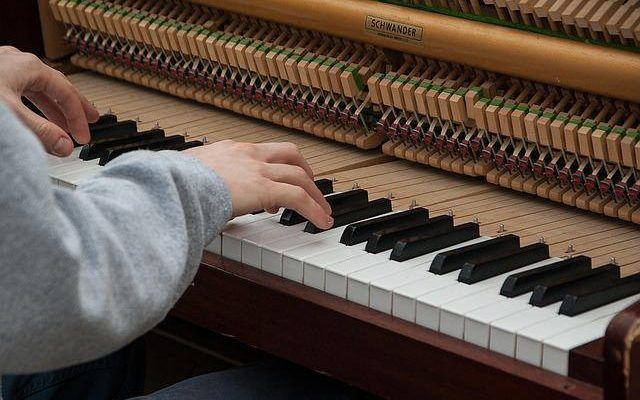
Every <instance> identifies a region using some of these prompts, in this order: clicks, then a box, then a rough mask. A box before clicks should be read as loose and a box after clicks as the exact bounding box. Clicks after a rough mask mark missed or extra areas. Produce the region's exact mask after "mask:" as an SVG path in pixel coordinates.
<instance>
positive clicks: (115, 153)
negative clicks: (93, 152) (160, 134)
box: [98, 135, 184, 165]
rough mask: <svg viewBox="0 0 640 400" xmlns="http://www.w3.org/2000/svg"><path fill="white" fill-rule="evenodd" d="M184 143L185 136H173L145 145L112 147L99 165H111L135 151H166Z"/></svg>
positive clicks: (103, 155) (104, 154) (105, 153)
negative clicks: (115, 160) (122, 156)
mask: <svg viewBox="0 0 640 400" xmlns="http://www.w3.org/2000/svg"><path fill="white" fill-rule="evenodd" d="M183 143H184V136H182V135H173V136H167V137H164V138H160V139H154V140H150V141H147V142H144V143H143V144H138V143H136V144H132V145H124V146H117V147H111V148H109V149H107V150H106V151H105V152H104V153H103V154H102V156H101V157H100V162H99V163H98V164H99V165H106V164H107V163H109V162H110V161H113V160H114V159H116V158H117V157H120V156H121V155H123V154H125V153H128V152H131V151H135V150H153V151H158V150H166V149H168V148H171V147H172V146H177V145H180V144H183Z"/></svg>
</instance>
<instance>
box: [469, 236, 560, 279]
mask: <svg viewBox="0 0 640 400" xmlns="http://www.w3.org/2000/svg"><path fill="white" fill-rule="evenodd" d="M547 258H549V246H547V245H546V244H544V243H534V244H532V245H529V246H525V247H522V248H520V249H518V250H517V251H516V252H515V253H513V254H509V255H506V256H504V257H500V258H496V259H494V260H489V261H485V262H480V263H473V264H470V263H465V264H464V266H463V267H462V269H461V270H460V275H459V276H458V281H459V282H462V283H467V284H472V283H476V282H479V281H481V280H484V279H488V278H491V277H494V276H497V275H502V274H504V273H507V272H510V271H513V270H516V269H518V268H520V267H524V266H525V265H528V264H533V263H537V262H539V261H542V260H546V259H547Z"/></svg>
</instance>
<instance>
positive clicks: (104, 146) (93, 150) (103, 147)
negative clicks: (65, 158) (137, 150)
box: [79, 129, 164, 161]
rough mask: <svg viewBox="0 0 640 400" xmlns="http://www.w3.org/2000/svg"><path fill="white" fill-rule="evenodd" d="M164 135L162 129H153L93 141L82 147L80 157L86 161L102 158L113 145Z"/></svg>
mask: <svg viewBox="0 0 640 400" xmlns="http://www.w3.org/2000/svg"><path fill="white" fill-rule="evenodd" d="M163 137H164V131H163V130H162V129H152V130H150V131H146V132H141V133H140V134H139V135H135V136H129V137H126V138H119V139H114V140H103V141H99V142H92V143H89V144H87V145H84V146H83V147H82V151H80V157H79V158H80V159H81V160H84V161H88V160H93V159H96V158H100V156H101V155H102V154H103V153H104V152H105V151H107V150H108V149H109V148H111V147H117V146H123V145H131V144H136V143H143V142H146V141H149V140H154V139H160V138H163Z"/></svg>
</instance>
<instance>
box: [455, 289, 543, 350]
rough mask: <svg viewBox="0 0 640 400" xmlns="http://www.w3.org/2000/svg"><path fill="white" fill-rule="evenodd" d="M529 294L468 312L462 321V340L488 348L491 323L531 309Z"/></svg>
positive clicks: (505, 299)
mask: <svg viewBox="0 0 640 400" xmlns="http://www.w3.org/2000/svg"><path fill="white" fill-rule="evenodd" d="M532 307H533V306H532V305H530V304H529V294H524V295H520V296H518V297H514V298H511V299H509V298H506V297H504V301H502V302H496V303H492V304H489V305H485V306H482V307H480V308H477V309H475V310H472V311H470V312H468V313H467V314H466V315H465V320H464V340H465V341H467V342H469V343H473V344H475V345H476V346H481V347H484V348H488V347H489V335H490V332H491V323H492V322H493V321H497V320H499V319H502V318H505V317H508V316H510V315H513V314H517V313H519V312H522V311H524V310H526V309H529V308H532Z"/></svg>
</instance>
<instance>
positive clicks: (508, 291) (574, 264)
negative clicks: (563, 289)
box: [500, 256, 591, 297]
mask: <svg viewBox="0 0 640 400" xmlns="http://www.w3.org/2000/svg"><path fill="white" fill-rule="evenodd" d="M590 270H591V259H590V258H589V257H585V256H576V257H572V258H568V259H566V260H561V261H558V262H556V263H554V264H550V265H546V266H544V267H542V268H538V269H536V270H532V271H526V272H521V273H519V274H513V275H511V276H509V277H508V278H507V279H506V280H505V281H504V284H503V285H502V288H501V289H500V294H502V295H503V296H506V297H516V296H520V295H522V294H524V293H527V292H531V291H532V290H533V289H534V288H535V287H536V286H537V285H548V284H551V283H554V282H556V283H559V282H564V281H567V280H569V279H572V278H573V277H575V276H576V275H577V274H579V273H584V272H588V271H590Z"/></svg>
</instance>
